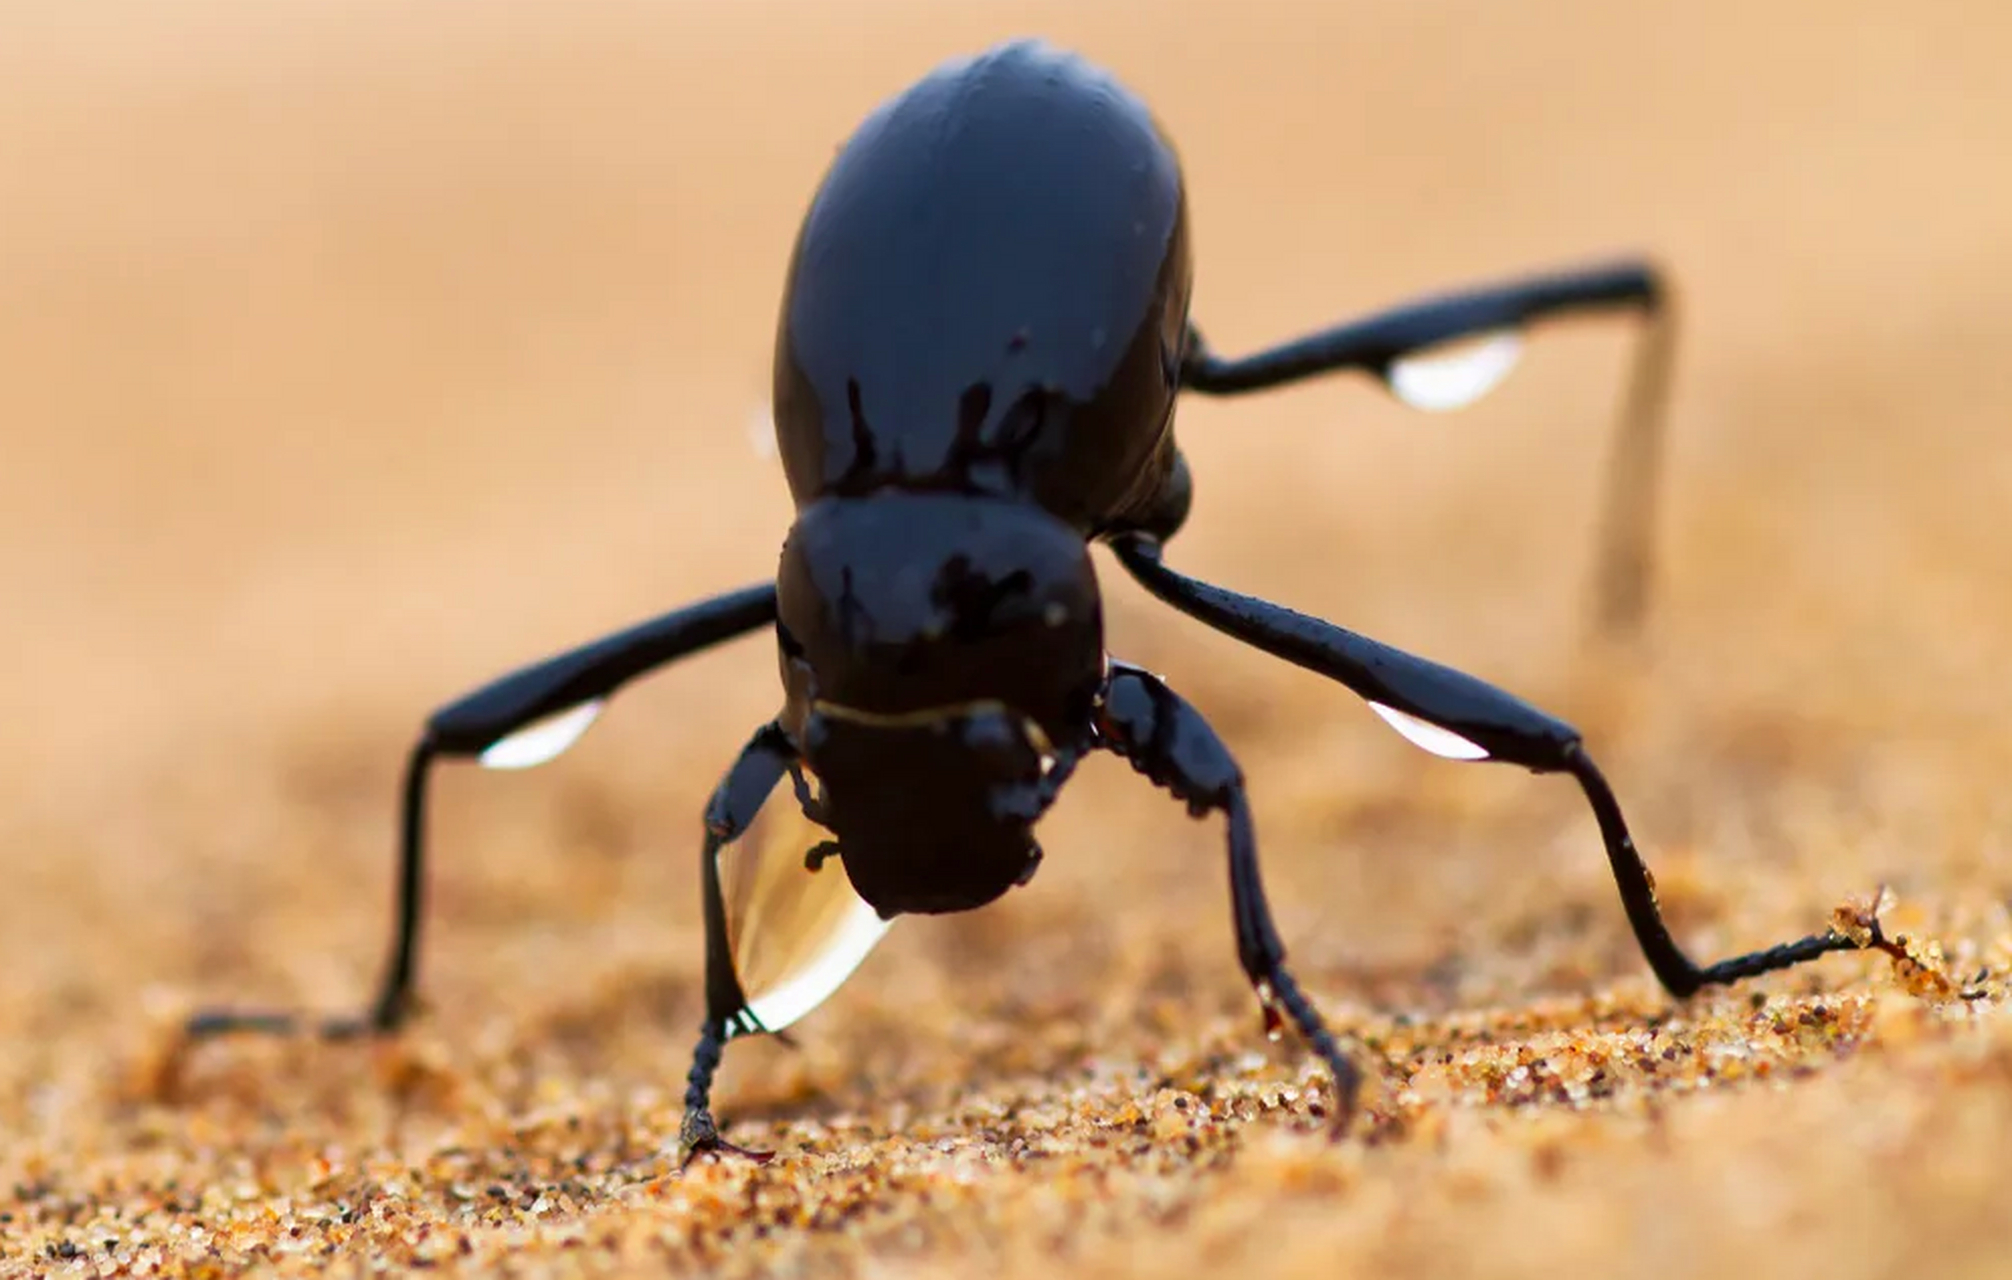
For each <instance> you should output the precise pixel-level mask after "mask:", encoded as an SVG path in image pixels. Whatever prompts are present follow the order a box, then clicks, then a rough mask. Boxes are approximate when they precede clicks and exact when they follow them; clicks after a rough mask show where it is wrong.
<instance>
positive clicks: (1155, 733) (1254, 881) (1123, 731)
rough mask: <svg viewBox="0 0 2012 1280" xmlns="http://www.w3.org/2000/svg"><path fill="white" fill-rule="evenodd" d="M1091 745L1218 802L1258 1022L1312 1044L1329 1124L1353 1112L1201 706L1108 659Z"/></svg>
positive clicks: (1349, 1076)
mask: <svg viewBox="0 0 2012 1280" xmlns="http://www.w3.org/2000/svg"><path fill="white" fill-rule="evenodd" d="M1097 732H1098V735H1099V737H1100V739H1101V741H1100V743H1099V745H1100V746H1103V747H1105V748H1106V749H1108V750H1110V751H1112V752H1114V753H1116V754H1117V755H1119V756H1122V757H1124V758H1125V759H1126V760H1129V761H1130V762H1131V763H1132V767H1133V768H1135V769H1137V770H1138V771H1139V772H1140V773H1143V774H1144V775H1146V777H1148V778H1150V779H1152V780H1153V782H1155V783H1156V784H1158V785H1160V786H1162V787H1165V788H1166V789H1167V790H1168V791H1171V792H1172V793H1173V794H1174V796H1175V797H1176V798H1178V799H1180V800H1184V801H1186V802H1187V806H1188V812H1189V813H1191V814H1193V815H1194V816H1195V817H1197V818H1199V817H1202V816H1203V815H1205V814H1207V813H1209V812H1211V811H1212V810H1221V811H1222V813H1223V816H1224V818H1225V819H1227V821H1228V824H1229V857H1230V905H1231V909H1232V911H1233V912H1234V915H1235V919H1236V933H1237V958H1238V959H1239V960H1240V961H1241V962H1242V963H1243V969H1244V973H1245V974H1246V975H1248V976H1249V978H1250V980H1251V985H1252V986H1253V987H1255V988H1256V989H1257V994H1258V999H1259V1001H1260V1002H1261V1003H1262V1004H1263V1005H1264V1013H1265V1024H1266V1030H1267V1031H1272V1030H1276V1029H1277V1027H1278V1024H1279V1022H1280V1017H1279V1010H1281V1009H1283V1010H1284V1011H1285V1014H1286V1015H1287V1016H1288V1017H1290V1018H1291V1019H1292V1022H1293V1025H1294V1026H1295V1027H1297V1028H1298V1030H1299V1033H1300V1034H1301V1035H1302V1036H1304V1037H1305V1038H1306V1040H1307V1042H1308V1043H1309V1044H1311V1045H1312V1046H1313V1049H1314V1052H1315V1053H1317V1054H1319V1055H1320V1059H1321V1061H1322V1062H1324V1063H1326V1064H1327V1068H1328V1070H1329V1071H1330V1072H1331V1073H1332V1074H1333V1077H1334V1094H1335V1104H1336V1115H1335V1124H1336V1126H1337V1127H1339V1126H1341V1125H1344V1124H1346V1123H1347V1122H1348V1119H1349V1117H1350V1116H1351V1115H1353V1114H1354V1112H1355V1103H1356V1094H1357V1092H1358V1090H1359V1088H1360V1086H1361V1073H1360V1072H1359V1071H1358V1070H1357V1069H1356V1067H1355V1064H1354V1063H1352V1062H1350V1061H1349V1060H1348V1058H1347V1057H1346V1056H1345V1055H1344V1054H1343V1053H1342V1052H1341V1048H1340V1046H1338V1045H1337V1044H1336V1043H1335V1041H1334V1036H1333V1035H1332V1034H1331V1033H1330V1032H1329V1031H1328V1029H1327V1025H1326V1024H1325V1023H1323V1022H1322V1021H1321V1017H1320V1014H1319V1012H1318V1011H1316V1010H1315V1009H1314V1007H1313V1002H1312V1001H1310V1000H1308V999H1307V998H1306V995H1305V994H1304V993H1303V992H1302V991H1301V990H1300V989H1299V984H1298V983H1297V982H1295V981H1294V980H1293V977H1292V974H1291V973H1290V972H1288V971H1287V969H1286V967H1285V945H1284V944H1283V943H1281V942H1280V941H1279V936H1278V929H1277V927H1276V926H1275V925H1274V924H1273V923H1272V916H1271V906H1270V904H1269V903H1267V902H1266V901H1265V892H1264V881H1263V879H1262V878H1261V877H1260V875H1259V873H1258V856H1257V833H1256V831H1255V829H1254V824H1253V823H1252V821H1251V812H1250V801H1249V799H1248V797H1247V796H1246V795H1245V793H1244V779H1243V771H1242V770H1241V769H1239V768H1238V767H1237V763H1236V760H1235V758H1234V757H1232V756H1231V755H1230V751H1229V748H1228V747H1227V746H1225V745H1224V744H1223V740H1222V739H1221V738H1219V737H1217V736H1216V732H1215V730H1214V729H1212V728H1210V727H1209V723H1208V721H1207V720H1205V719H1203V717H1202V714H1201V712H1199V711H1197V710H1195V708H1194V707H1192V706H1190V705H1189V704H1188V703H1187V702H1186V701H1185V700H1184V699H1182V698H1181V696H1180V695H1179V694H1177V693H1175V692H1174V691H1173V690H1172V689H1169V688H1168V687H1167V686H1166V684H1165V683H1163V682H1162V681H1161V680H1160V679H1159V678H1158V677H1156V676H1154V675H1152V674H1151V673H1149V672H1147V671H1144V670H1142V669H1140V668H1138V667H1135V666H1132V665H1130V664H1128V663H1116V662H1114V663H1112V664H1111V679H1110V683H1109V684H1108V685H1107V686H1106V687H1105V690H1104V699H1103V705H1102V707H1101V708H1100V709H1099V711H1098V717H1097Z"/></svg>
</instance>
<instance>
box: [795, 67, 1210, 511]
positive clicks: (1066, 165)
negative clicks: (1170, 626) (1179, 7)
mask: <svg viewBox="0 0 2012 1280" xmlns="http://www.w3.org/2000/svg"><path fill="white" fill-rule="evenodd" d="M1188 274H1189V272H1188V262H1187V255H1186V244H1185V227H1184V217H1183V199H1182V189H1181V176H1180V169H1179V165H1178V162H1177V160H1176V158H1175V156H1174V153H1173V151H1172V150H1171V148H1170V147H1169V146H1168V145H1167V143H1166V141H1165V140H1164V138H1163V137H1162V136H1161V134H1160V131H1159V129H1158V127H1157V125H1156V124H1155V122H1154V121H1153V118H1152V116H1151V114H1150V112H1149V111H1148V110H1147V108H1146V107H1145V105H1144V104H1143V103H1142V102H1141V101H1140V100H1138V99H1137V98H1136V97H1134V96H1133V95H1132V94H1131V93H1130V92H1129V91H1128V90H1126V89H1124V88H1123V87H1122V86H1121V85H1119V84H1118V83H1117V82H1116V81H1115V80H1113V79H1111V78H1110V77H1109V76H1108V75H1107V74H1106V73H1104V72H1103V71H1101V70H1099V69H1097V68H1095V67H1094V66H1092V65H1091V64H1089V63H1087V62H1085V61H1083V60H1082V59H1080V58H1077V57H1075V56H1074V55H1070V54H1066V53H1062V52H1059V51H1056V50H1053V49H1051V48H1049V47H1048V46H1046V45H1043V44H1040V43H1037V42H1016V43H1013V44H1009V45H1004V46H1001V47H999V48H996V49H994V50H991V51H989V52H987V53H985V54H982V55H980V56H978V57H976V58H971V59H964V60H959V61H957V62H953V63H948V64H945V65H944V66H943V67H940V68H938V69H937V70H936V71H934V72H932V73H931V74H930V75H929V76H927V77H926V78H924V79H923V80H922V81H920V82H919V83H918V84H916V85H915V86H913V87H912V88H910V89H909V90H908V91H906V92H905V93H903V94H901V95H899V96H897V97H895V98H893V99H891V100H889V101H888V102H886V103H884V104H883V105H882V106H881V107H880V108H879V109H878V110H877V111H875V112H874V113H873V115H872V116H870V117H869V118H868V119H867V121H866V122H865V123H864V124H863V125H862V126H861V127H860V128H859V130H858V131H857V132H856V133H855V134H854V135H853V137H852V139H851V140H850V141H849V142H848V143H847V144H846V146H845V148H844V149H843V150H842V151H841V152H840V154H839V156H838V157H837V159H836V160H835V161H834V162H833V164H832V167H831V169H830V171H829V172H828V173H827V174H826V176H825V179H824V181H823V183H822V185H821V186H820V188H819V190H818V193H817V195H816V198H815V199H814V201H813V203H812V205H811V208H810V211H809V213H808V214H807V216H806V217H805V220H804V225H803V228H802V231H801V232H800V234H799V237H798V241H797V245H796V250H795V255H794V258H793V260H792V263H791V267H790V277H789V288H788V292H787V294H786V296H785V299H784V303H783V308H782V315H781V318H780V324H779V331H778V334H777V349H776V373H775V398H776V399H775V407H776V429H777V433H778V438H779V441H780V444H781V446H782V453H783V457H784V462H785V467H786V470H787V472H788V476H789V482H790V487H791V490H792V493H793V494H794V496H795V498H796V501H797V502H798V504H799V505H803V504H805V503H807V502H809V501H811V500H813V499H814V498H815V497H817V496H819V495H821V494H824V493H828V492H833V491H838V492H858V491H863V490H865V489H869V488H872V487H875V486H878V485H884V484H890V483H893V484H901V485H904V486H908V487H956V488H964V489H977V490H983V491H992V492H1000V491H1013V492H1019V493H1025V494H1032V495H1034V496H1036V497H1037V499H1038V500H1040V501H1041V502H1042V504H1043V505H1044V506H1049V507H1050V509H1051V510H1054V511H1055V513H1056V514H1058V515H1062V516H1064V517H1065V518H1067V519H1069V520H1070V522H1071V523H1074V524H1079V525H1080V524H1083V523H1086V521H1087V522H1094V519H1095V517H1096V516H1097V515H1100V514H1102V513H1101V512H1099V511H1096V510H1094V508H1097V507H1099V506H1100V505H1104V504H1107V503H1109V502H1110V501H1113V500H1115V498H1116V496H1118V495H1119V494H1120V493H1121V492H1122V491H1123V490H1125V489H1127V488H1129V487H1131V486H1132V484H1133V482H1134V480H1135V478H1136V477H1135V475H1134V473H1135V472H1136V471H1137V469H1138V468H1139V467H1140V466H1141V465H1143V463H1144V462H1145V460H1147V459H1148V458H1150V457H1151V456H1152V454H1153V451H1154V448H1155V446H1156V444H1157V441H1158V437H1159V435H1160V434H1161V431H1162V429H1163V427H1164V423H1165V419H1166V411H1167V406H1169V405H1170V404H1171V401H1172V392H1173V373H1174V368H1173V365H1174V363H1175V361H1176V360H1177V359H1178V354H1179V343H1180V338H1181V333H1182V328H1183V325H1184V323H1185V317H1186V307H1187V294H1188ZM1069 477H1073V479H1070V478H1069ZM1086 511H1087V512H1088V515H1087V516H1085V514H1084V512H1086Z"/></svg>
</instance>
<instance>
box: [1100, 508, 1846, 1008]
mask: <svg viewBox="0 0 2012 1280" xmlns="http://www.w3.org/2000/svg"><path fill="white" fill-rule="evenodd" d="M1112 547H1113V549H1114V550H1115V551H1116V552H1117V554H1118V558H1119V561H1120V562H1121V563H1122V564H1123V565H1124V566H1125V568H1126V569H1127V570H1129V571H1130V572H1131V574H1132V576H1133V577H1135V578H1137V579H1138V580H1139V582H1140V583H1141V584H1142V585H1143V586H1144V587H1145V588H1146V589H1147V590H1148V591H1150V592H1152V593H1153V594H1154V595H1155V596H1158V597H1159V598H1160V599H1161V600H1164V601H1166V602H1167V603H1168V604H1171V605H1173V606H1174V607H1175V608H1177V609H1180V610H1181V611H1182V612H1184V613H1186V614H1188V615H1190V616H1192V617H1194V618H1198V619H1200V620H1201V621H1203V622H1205V623H1207V624H1208V625H1210V626H1211V627H1214V628H1215V629H1217V630H1218V631H1221V632H1224V633H1225V634H1227V635H1231V636H1235V637H1236V638H1237V639H1239V640H1242V641H1244V642H1245V643H1246V644H1249V645H1252V646H1254V647H1256V648H1259V649H1262V650H1264V651H1265V652H1267V653H1270V654H1273V655H1274V656H1276V657H1280V658H1284V659H1285V660H1286V661H1288V662H1291V663H1294V664H1296V665H1298V666H1302V667H1305V668H1306V669H1308V670H1309V671H1314V672H1318V673H1319V674H1321V675H1324V676H1326V677H1328V678H1329V679H1331V680H1335V681H1338V682H1340V683H1341V684H1343V685H1345V686H1347V687H1348V688H1349V689H1351V690H1352V691H1354V692H1355V694H1356V695H1357V696H1359V697H1361V698H1362V699H1364V700H1365V701H1367V702H1368V703H1369V704H1370V707H1371V709H1372V710H1374V711H1375V712H1376V713H1377V714H1378V715H1380V716H1382V717H1383V719H1384V720H1385V721H1386V722H1388V723H1389V724H1390V725H1391V727H1392V728H1394V729H1396V730H1397V731H1398V732H1399V733H1401V734H1403V735H1404V736H1405V737H1406V738H1408V739H1409V740H1410V741H1412V742H1413V743H1415V744H1416V745H1418V746H1420V747H1422V748H1424V749H1425V750H1427V751H1431V752H1433V753H1434V754H1435V755H1440V756H1444V757H1446V758H1448V759H1453V760H1473V761H1499V762H1501V763H1504V764H1516V765H1521V766H1523V767H1524V768H1526V769H1529V770H1530V771H1531V772H1533V773H1566V774H1570V775H1571V776H1572V778H1573V779H1574V780H1575V781H1576V782H1578V784H1579V788H1580V790H1581V791H1583V792H1584V793H1585V795H1586V800H1587V802H1588V803H1589V804H1590V805H1591V806H1592V809H1593V816H1594V818H1595V819H1596V820H1597V821H1598V823H1599V827H1600V836H1601V839H1602V841H1603V842H1604V843H1605V845H1606V849H1607V861H1608V863H1609V865H1610V866H1611V867H1612V869H1613V873H1614V880H1615V883H1616V885H1617V886H1618V887H1619V889H1620V893H1621V905H1622V906H1623V908H1624V909H1625V910H1626V911H1627V914H1628V923H1629V925H1630V926H1631V927H1632V928H1633V929H1634V933H1635V940H1636V942H1637V943H1639V944H1640V946H1641V949H1642V954H1643V955H1644V956H1645V957H1646V958H1647V960H1648V962H1649V967H1650V968H1651V969H1653V970H1655V974H1656V977H1657V979H1658V980H1659V981H1660V982H1661V983H1662V984H1663V986H1664V988H1665V989H1667V990H1668V991H1669V992H1670V994H1672V995H1674V996H1677V997H1680V998H1681V997H1685V996H1689V995H1692V994H1694V993H1695V992H1697V991H1698V990H1699V989H1700V988H1702V987H1706V986H1710V985H1713V984H1723V983H1730V982H1737V981H1740V980H1741V979H1744V978H1751V977H1754V976H1756V975H1759V974H1763V973H1770V972H1772V971H1774V970H1777V969H1786V968H1789V967H1791V966H1793V965H1798V964H1802V963H1805V962H1806V961H1810V960H1814V959H1816V958H1817V957H1818V956H1822V955H1827V954H1829V953H1831V952H1833V951H1856V950H1860V949H1862V944H1861V943H1860V942H1858V941H1856V940H1854V939H1852V938H1850V937H1847V936H1845V935H1844V934H1842V933H1839V932H1838V931H1837V930H1835V929H1830V930H1826V931H1825V932H1823V933H1820V934H1811V935H1810V936H1808V937H1805V938H1799V939H1797V940H1796V941H1794V942H1785V943H1782V944H1781V945H1779V946H1774V947H1768V948H1766V949H1763V950H1759V951H1753V952H1749V953H1747V954H1744V955H1737V956H1732V957H1730V958H1728V959H1725V960H1720V961H1718V962H1716V963H1713V964H1708V965H1700V964H1698V963H1696V962H1695V961H1693V960H1692V959H1691V958H1690V957H1689V956H1687V955H1686V954H1684V951H1683V948H1681V947H1679V946H1678V945H1677V941H1676V939H1675V938H1674V937H1672V936H1671V935H1670V930H1669V926H1668V924H1667V923H1665V921H1664V920H1663V915H1662V910H1661V908H1660V907H1659V906H1658V905H1657V903H1656V886H1655V878H1654V877H1653V876H1652V875H1650V873H1649V868H1648V866H1647V865H1646V864H1644V863H1643V861H1642V855H1641V853H1640V852H1639V851H1638V850H1637V849H1636V848H1635V841H1634V837H1633V836H1632V835H1630V834H1629V831H1628V825H1627V822H1626V821H1625V820H1624V819H1623V818H1622V816H1621V806H1620V803H1619V802H1618V801H1617V800H1615V798H1614V792H1613V790H1612V788H1610V787H1609V786H1608V785H1607V780H1606V778H1605V777H1603V776H1602V775H1601V773H1600V770H1599V769H1598V767H1596V766H1595V765H1594V763H1593V758H1592V757H1591V756H1590V755H1588V754H1587V752H1586V749H1585V745H1584V743H1583V741H1582V740H1581V738H1580V735H1579V731H1578V730H1576V729H1574V728H1573V727H1572V726H1571V725H1569V724H1566V723H1565V722H1564V721H1562V720H1560V719H1558V718H1557V717H1556V716H1553V715H1550V714H1548V713H1546V712H1543V711H1540V710H1538V709H1537V708H1536V707H1533V706H1531V705H1530V704H1529V703H1527V702H1524V701H1523V700H1521V699H1520V698H1516V697H1514V696H1512V695H1510V694H1508V693H1505V692H1503V691H1502V690H1500V689H1497V688H1495V687H1494V686H1493V685H1490V684H1488V683H1487V682H1485V681H1483V680H1480V679H1478V678H1476V677H1474V676H1470V675H1468V674H1466V673H1465V672H1462V671H1456V670H1454V669H1453V668H1451V667H1446V666H1441V665H1440V664H1438V663H1436V662H1430V661H1427V660H1426V659H1424V658H1420V657H1415V656H1413V655H1412V654H1408V653H1405V652H1404V651H1403V650H1401V649H1395V648H1392V647H1391V646H1389V645H1386V644H1382V643H1380V642H1378V641H1375V640H1371V639H1369V638H1368V637H1366V636H1361V635H1357V634H1356V633H1354V632H1352V631H1346V630H1343V629H1342V628H1340V627H1337V626H1335V625H1334V624H1333V623H1330V622H1324V621H1322V620H1321V619H1319V618H1312V617H1308V616H1307V615H1305V614H1303V613H1298V612H1296V611H1294V610H1292V609H1288V608H1286V607H1285V606H1283V605H1277V604H1272V603H1271V602H1269V601H1266V600H1260V599H1257V598H1256V597H1254V596H1247V595H1242V594H1239V593H1238V592H1235V591H1230V590H1228V589H1226V588H1223V587H1218V586H1215V585H1213V584H1211V583H1207V582H1202V581H1200V580H1199V579H1196V578H1190V577H1187V576H1186V575H1184V574H1181V573H1177V572H1175V571H1174V570H1172V569H1169V568H1167V567H1166V565H1164V564H1163V563H1161V559H1160V545H1159V543H1157V542H1155V541H1153V540H1152V539H1150V538H1144V537H1138V536H1130V537H1123V538H1119V539H1117V540H1115V541H1114V542H1113V544H1112Z"/></svg>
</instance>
